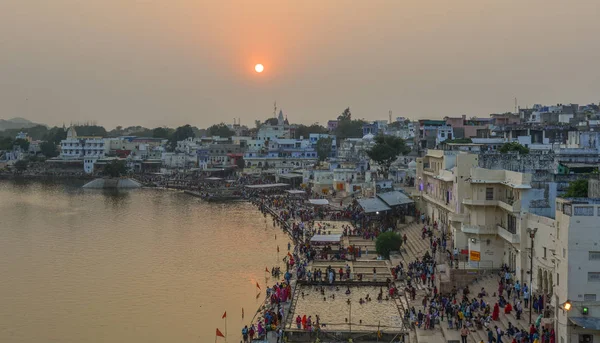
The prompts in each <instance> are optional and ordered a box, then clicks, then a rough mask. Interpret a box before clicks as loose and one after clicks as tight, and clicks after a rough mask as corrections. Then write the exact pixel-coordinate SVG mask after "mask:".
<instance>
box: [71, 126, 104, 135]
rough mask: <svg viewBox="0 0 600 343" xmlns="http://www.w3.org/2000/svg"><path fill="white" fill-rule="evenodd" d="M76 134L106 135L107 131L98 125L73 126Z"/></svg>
mask: <svg viewBox="0 0 600 343" xmlns="http://www.w3.org/2000/svg"><path fill="white" fill-rule="evenodd" d="M75 131H77V135H78V136H95V137H107V136H108V132H106V129H105V128H104V127H102V126H99V125H81V126H75Z"/></svg>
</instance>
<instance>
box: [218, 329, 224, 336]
mask: <svg viewBox="0 0 600 343" xmlns="http://www.w3.org/2000/svg"><path fill="white" fill-rule="evenodd" d="M217 337H223V338H225V335H223V333H222V332H221V330H219V329H218V328H217Z"/></svg>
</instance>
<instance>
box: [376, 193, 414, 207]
mask: <svg viewBox="0 0 600 343" xmlns="http://www.w3.org/2000/svg"><path fill="white" fill-rule="evenodd" d="M377 197H378V198H379V199H381V200H383V202H385V203H386V204H387V205H388V206H390V207H393V206H398V205H404V204H411V203H413V202H414V201H413V200H412V199H411V198H409V197H408V196H407V195H406V194H404V193H402V192H400V191H393V192H387V193H381V194H377Z"/></svg>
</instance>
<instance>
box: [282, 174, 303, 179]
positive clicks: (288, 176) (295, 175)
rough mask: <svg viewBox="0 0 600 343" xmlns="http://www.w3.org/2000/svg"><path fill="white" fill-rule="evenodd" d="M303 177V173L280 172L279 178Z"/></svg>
mask: <svg viewBox="0 0 600 343" xmlns="http://www.w3.org/2000/svg"><path fill="white" fill-rule="evenodd" d="M297 177H299V178H302V174H280V175H279V178H281V179H294V178H297Z"/></svg>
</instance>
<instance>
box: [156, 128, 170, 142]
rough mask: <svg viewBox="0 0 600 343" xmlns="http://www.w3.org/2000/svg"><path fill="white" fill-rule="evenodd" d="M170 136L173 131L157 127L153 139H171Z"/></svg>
mask: <svg viewBox="0 0 600 343" xmlns="http://www.w3.org/2000/svg"><path fill="white" fill-rule="evenodd" d="M170 134H171V131H170V130H169V129H168V128H166V127H157V128H155V129H154V130H152V137H154V138H162V139H169V135H170Z"/></svg>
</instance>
